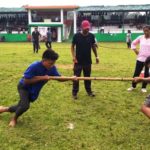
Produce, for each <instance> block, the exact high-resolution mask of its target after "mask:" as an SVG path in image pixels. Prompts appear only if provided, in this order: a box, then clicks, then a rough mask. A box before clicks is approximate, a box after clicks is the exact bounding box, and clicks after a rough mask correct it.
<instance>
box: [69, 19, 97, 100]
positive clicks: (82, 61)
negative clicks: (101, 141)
mask: <svg viewBox="0 0 150 150" xmlns="http://www.w3.org/2000/svg"><path fill="white" fill-rule="evenodd" d="M81 28H82V31H81V32H79V33H76V34H75V35H74V36H73V40H72V46H71V53H72V58H73V63H74V75H75V76H77V77H80V76H81V72H82V70H83V75H84V76H85V77H90V75H91V64H92V59H91V49H92V50H93V52H94V55H95V57H96V63H97V64H98V63H99V57H98V54H97V44H96V41H95V36H94V35H93V34H92V33H90V32H89V29H90V23H89V21H88V20H84V21H83V22H82V24H81ZM84 85H85V89H86V92H87V94H88V95H89V96H91V97H94V96H95V94H94V93H93V92H92V89H91V81H84ZM78 91H79V81H74V82H73V89H72V96H73V98H74V99H77V93H78Z"/></svg>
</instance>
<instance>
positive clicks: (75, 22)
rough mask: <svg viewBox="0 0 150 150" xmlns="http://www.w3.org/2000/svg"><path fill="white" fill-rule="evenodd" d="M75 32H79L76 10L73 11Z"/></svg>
mask: <svg viewBox="0 0 150 150" xmlns="http://www.w3.org/2000/svg"><path fill="white" fill-rule="evenodd" d="M73 32H74V34H75V33H76V32H77V13H76V10H74V11H73Z"/></svg>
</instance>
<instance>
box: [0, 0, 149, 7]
mask: <svg viewBox="0 0 150 150" xmlns="http://www.w3.org/2000/svg"><path fill="white" fill-rule="evenodd" d="M27 4H28V5H32V6H45V5H78V6H90V5H129V4H133V5H137V4H138V5H139V4H150V0H142V1H140V0H54V1H53V0H0V7H21V6H23V5H27Z"/></svg>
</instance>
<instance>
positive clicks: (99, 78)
mask: <svg viewBox="0 0 150 150" xmlns="http://www.w3.org/2000/svg"><path fill="white" fill-rule="evenodd" d="M49 79H50V80H101V81H133V78H119V77H117V78H114V77H57V76H50V77H49Z"/></svg>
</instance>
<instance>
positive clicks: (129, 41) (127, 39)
mask: <svg viewBox="0 0 150 150" xmlns="http://www.w3.org/2000/svg"><path fill="white" fill-rule="evenodd" d="M126 42H127V48H131V42H132V38H131V31H130V30H128V33H127V35H126Z"/></svg>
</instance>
